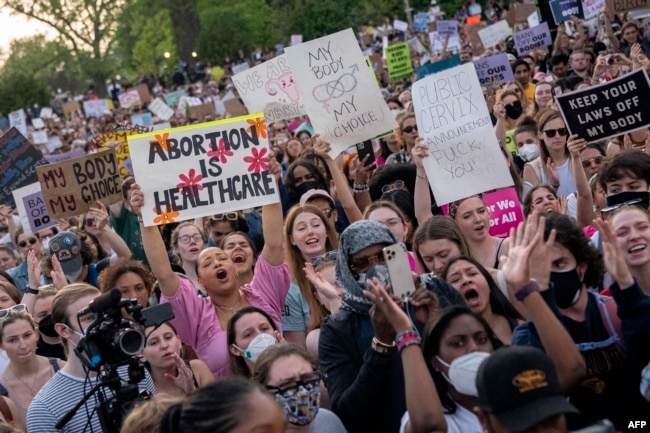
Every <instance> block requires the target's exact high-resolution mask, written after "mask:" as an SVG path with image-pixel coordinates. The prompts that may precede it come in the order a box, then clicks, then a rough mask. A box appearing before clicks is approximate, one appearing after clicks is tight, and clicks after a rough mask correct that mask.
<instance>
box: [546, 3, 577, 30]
mask: <svg viewBox="0 0 650 433" xmlns="http://www.w3.org/2000/svg"><path fill="white" fill-rule="evenodd" d="M549 6H551V13H552V14H553V21H555V24H561V23H563V22H565V21H569V20H571V18H572V17H578V18H582V17H583V14H582V4H581V2H580V0H551V1H550V2H549Z"/></svg>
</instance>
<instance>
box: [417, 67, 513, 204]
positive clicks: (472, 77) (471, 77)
mask: <svg viewBox="0 0 650 433" xmlns="http://www.w3.org/2000/svg"><path fill="white" fill-rule="evenodd" d="M412 87H413V88H412V95H413V106H414V109H415V117H416V120H417V125H418V132H419V134H420V136H421V137H423V138H424V139H425V142H426V143H427V144H428V146H429V157H428V158H424V160H423V161H424V169H425V171H426V173H427V177H428V179H429V185H430V186H431V189H432V191H433V195H434V196H435V198H436V203H438V204H444V203H449V202H452V201H455V200H458V199H461V198H464V197H468V196H470V195H472V194H477V193H481V192H485V191H489V190H492V189H497V188H503V187H507V186H511V185H512V183H513V182H512V177H511V176H510V173H509V172H508V167H507V166H506V161H505V158H504V157H503V154H502V153H501V150H500V148H499V143H498V141H497V138H496V136H495V135H494V129H493V128H492V121H491V119H490V113H489V111H488V108H487V105H486V103H485V99H484V98H483V91H482V90H481V85H480V83H479V81H478V76H477V75H476V70H475V69H474V64H473V63H466V64H464V65H461V66H456V67H455V68H452V69H447V70H444V71H442V72H439V73H437V74H434V75H430V76H428V77H425V78H423V79H421V80H418V81H416V82H415V83H413V86H412Z"/></svg>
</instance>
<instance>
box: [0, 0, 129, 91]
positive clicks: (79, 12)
mask: <svg viewBox="0 0 650 433" xmlns="http://www.w3.org/2000/svg"><path fill="white" fill-rule="evenodd" d="M0 1H2V3H1V4H2V5H3V6H4V7H7V8H10V9H11V10H13V11H15V12H18V13H20V14H23V15H26V16H28V17H30V18H33V19H35V20H37V21H40V22H42V23H45V24H47V25H49V26H50V27H52V28H53V29H54V30H56V31H57V32H58V34H59V35H60V37H61V38H62V39H63V40H65V42H66V45H67V46H68V48H69V49H70V50H71V51H72V53H73V54H74V55H75V56H76V57H77V59H78V61H79V66H80V67H81V69H82V71H83V72H84V73H85V74H86V75H87V76H88V77H90V78H91V79H92V81H93V82H94V86H95V91H96V92H97V93H98V94H100V95H105V93H106V78H108V77H109V76H110V75H111V70H112V66H113V62H111V60H110V53H111V46H112V44H113V36H114V34H115V30H116V28H117V17H118V16H119V13H120V10H121V9H122V7H123V6H124V5H125V3H126V0H0Z"/></svg>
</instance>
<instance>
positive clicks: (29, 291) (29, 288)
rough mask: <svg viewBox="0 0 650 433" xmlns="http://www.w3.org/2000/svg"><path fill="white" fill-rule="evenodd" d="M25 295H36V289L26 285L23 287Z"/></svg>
mask: <svg viewBox="0 0 650 433" xmlns="http://www.w3.org/2000/svg"><path fill="white" fill-rule="evenodd" d="M25 293H29V294H30V295H38V289H32V287H31V286H30V285H29V284H28V285H27V286H25Z"/></svg>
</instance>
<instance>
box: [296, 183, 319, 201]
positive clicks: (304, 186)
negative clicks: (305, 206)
mask: <svg viewBox="0 0 650 433" xmlns="http://www.w3.org/2000/svg"><path fill="white" fill-rule="evenodd" d="M311 189H318V182H316V181H315V180H310V181H307V182H303V183H301V184H300V185H298V186H297V187H296V188H295V191H296V198H295V201H299V200H300V197H302V195H303V194H304V193H306V192H307V191H309V190H311Z"/></svg>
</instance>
